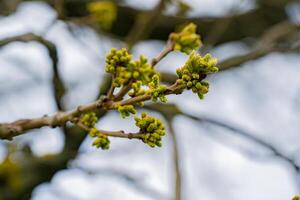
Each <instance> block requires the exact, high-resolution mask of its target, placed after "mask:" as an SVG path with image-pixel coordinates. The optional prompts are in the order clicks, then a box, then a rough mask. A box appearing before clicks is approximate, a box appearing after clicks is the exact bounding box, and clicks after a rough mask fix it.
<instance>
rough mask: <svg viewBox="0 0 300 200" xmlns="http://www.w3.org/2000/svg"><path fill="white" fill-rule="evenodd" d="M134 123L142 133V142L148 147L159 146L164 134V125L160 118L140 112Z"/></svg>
mask: <svg viewBox="0 0 300 200" xmlns="http://www.w3.org/2000/svg"><path fill="white" fill-rule="evenodd" d="M134 120H135V122H136V123H135V124H136V126H137V127H139V128H140V133H142V134H143V138H142V140H143V142H144V143H146V144H148V145H149V146H150V147H155V146H158V147H160V146H161V140H162V137H163V136H164V135H165V134H166V132H165V127H164V125H163V123H162V122H161V121H160V119H157V118H154V117H152V116H149V115H147V114H146V113H142V115H141V118H138V117H136V118H135V119H134Z"/></svg>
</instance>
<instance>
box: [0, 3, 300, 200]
mask: <svg viewBox="0 0 300 200" xmlns="http://www.w3.org/2000/svg"><path fill="white" fill-rule="evenodd" d="M155 2H156V1H154V0H151V1H149V2H148V4H147V5H146V6H145V5H143V6H142V5H140V4H138V3H137V0H128V4H129V5H135V6H141V7H143V8H146V9H147V8H151V6H153V5H154V4H155ZM189 2H190V3H193V5H194V4H200V1H196V0H190V1H189ZM235 4H239V5H240V4H241V5H245V6H241V7H242V10H243V9H244V10H247V9H251V8H253V6H254V5H253V4H252V3H251V1H242V2H240V1H237V0H226V1H217V0H213V1H201V6H196V7H197V8H198V9H197V10H195V11H193V13H192V15H211V16H220V15H222V14H226V13H227V12H228V10H230V9H231V8H232V6H233V5H235ZM297 6H298V5H297ZM211 7H213V8H214V9H208V8H211ZM288 9H289V13H292V14H291V20H293V21H296V22H299V21H297V20H298V17H297V16H298V13H297V12H295V11H293V8H291V7H290V8H288ZM207 12H209V13H207ZM295 13H296V14H295ZM35 19H39V23H32V22H34V20H35ZM53 19H55V13H54V11H53V10H52V9H51V8H50V7H48V6H46V5H45V4H42V3H25V4H22V5H21V6H20V7H19V8H18V10H17V12H16V13H15V14H13V15H12V16H9V17H3V18H0V27H1V29H0V39H1V38H5V37H8V36H12V35H18V34H21V33H26V32H34V33H36V34H42V35H43V36H44V37H45V38H47V39H49V40H51V41H52V42H54V43H55V44H56V45H57V47H58V53H59V58H60V60H59V70H60V72H61V74H62V76H63V80H64V82H65V84H66V85H67V87H68V88H69V90H68V94H67V95H66V97H64V102H68V105H67V107H68V108H69V109H71V108H74V107H75V106H76V105H78V104H84V103H88V102H90V101H92V100H93V99H94V98H95V94H96V92H97V90H98V86H99V84H100V82H101V79H102V77H103V65H104V57H105V54H106V52H107V51H108V50H109V49H110V48H111V47H117V48H118V47H120V46H122V44H121V43H120V42H119V41H116V40H111V39H109V38H107V37H106V36H103V35H97V34H95V33H94V32H93V31H92V30H91V29H88V28H85V29H80V30H77V31H76V35H72V34H71V33H70V32H69V30H68V27H67V26H66V25H65V24H64V23H62V22H57V23H55V24H54V25H53V26H51V29H50V30H49V31H48V32H46V33H45V32H44V30H45V28H46V27H48V26H49V25H50V24H51V22H52V21H53ZM163 46H164V43H163V42H160V41H144V42H141V43H139V44H138V45H137V46H136V47H135V48H134V49H133V53H134V56H135V57H137V56H138V55H139V54H145V55H146V56H148V57H149V58H151V57H153V56H155V55H156V54H157V53H158V52H159V51H160V49H162V48H163ZM82 49H84V50H85V51H83V50H82ZM248 51H249V49H248V47H246V46H244V45H243V44H241V43H239V42H234V43H228V44H225V45H222V46H220V47H218V48H216V49H214V50H212V51H211V53H212V54H213V56H215V57H217V58H218V59H219V60H223V59H226V58H228V57H230V56H232V55H237V54H242V53H245V52H248ZM186 59H187V56H186V55H183V54H180V53H178V52H177V53H176V52H174V53H171V54H170V55H169V56H168V57H167V58H166V59H164V60H163V61H162V62H161V63H160V64H159V65H158V68H159V69H160V70H161V71H168V72H174V71H175V69H176V67H178V66H181V65H182V64H183V63H184V62H185V60H186ZM50 64H51V61H50V59H49V58H48V55H47V52H46V50H45V49H44V48H43V47H42V46H41V45H39V44H37V43H30V44H23V43H13V44H10V45H8V46H6V47H4V48H2V49H1V50H0V66H1V68H0V96H1V98H0V121H1V122H2V121H12V120H16V119H18V118H23V117H39V116H42V115H43V114H45V113H53V112H55V109H56V108H55V104H54V100H53V95H52V88H51V76H52V71H51V66H50ZM299 74H300V56H299V54H295V53H290V54H280V53H272V54H270V55H268V56H265V57H263V58H260V59H258V60H255V61H251V62H247V63H245V64H244V65H242V66H241V67H239V68H236V69H233V70H230V71H225V72H220V73H218V74H216V75H214V76H211V77H210V78H209V81H210V82H211V88H210V92H209V93H208V94H207V95H206V98H205V99H204V100H202V101H200V100H198V97H197V96H196V95H194V94H192V93H190V92H186V93H184V95H182V96H176V97H174V96H172V97H170V98H169V101H170V102H174V103H177V104H178V106H179V107H180V108H181V109H182V110H184V111H186V112H187V113H189V114H191V115H195V116H199V117H207V118H211V119H215V120H219V121H222V122H226V123H227V124H229V125H232V126H234V127H237V128H239V129H242V130H247V131H248V132H249V133H250V134H253V135H254V136H256V137H259V138H261V139H262V140H264V141H268V142H269V143H271V144H273V145H274V146H276V147H278V149H279V150H280V151H281V152H283V153H284V154H285V155H290V156H295V158H297V154H296V153H297V150H298V149H299V148H300V144H299V143H298V141H299V139H300V135H299V129H300V123H299V117H300V106H299V105H300V104H299V103H300V79H299ZM20 100H21V101H20ZM153 115H155V116H158V115H157V114H156V113H153ZM116 124H118V127H116ZM132 124H133V119H132V118H129V119H125V120H123V119H120V117H119V114H118V113H110V114H108V115H107V116H106V117H104V118H103V119H102V120H101V121H100V122H99V124H97V126H98V127H99V128H100V127H101V128H103V129H109V130H119V129H120V128H122V129H124V130H126V131H134V130H136V128H135V127H133V126H132ZM173 125H174V128H175V130H176V135H177V137H178V138H179V143H180V155H179V156H180V159H181V166H180V167H181V169H182V173H183V177H184V178H183V186H184V192H183V197H184V198H183V199H187V200H194V199H199V197H201V199H205V200H217V199H220V198H222V199H224V200H240V199H245V200H248V199H249V200H250V199H251V200H253V199H255V200H283V199H291V197H292V196H293V195H294V194H295V193H297V192H298V190H299V189H300V188H297V181H298V182H299V180H298V179H297V176H296V175H295V172H294V171H293V169H292V167H291V166H290V165H289V163H287V162H285V161H283V160H280V159H272V158H270V156H269V152H268V151H266V150H265V149H264V148H262V147H260V146H258V145H257V144H254V143H252V142H249V141H248V140H247V139H245V138H241V137H239V136H237V135H235V134H232V132H231V131H229V130H226V129H224V128H222V127H216V126H213V125H210V124H206V123H203V124H202V123H198V122H196V121H192V120H190V119H187V118H186V117H183V116H179V117H176V118H175V119H174V122H173ZM17 142H18V143H21V144H22V143H29V144H30V145H31V147H32V148H33V152H34V153H35V154H36V155H45V154H49V153H57V152H59V151H61V149H62V147H63V137H62V135H61V133H60V131H59V130H58V129H48V128H44V129H42V130H36V131H32V132H31V133H29V134H28V135H27V136H21V137H18V138H17ZM91 142H92V140H91V139H89V138H87V139H86V141H85V142H84V144H83V145H82V146H81V148H80V155H79V156H78V158H76V159H75V160H74V161H72V162H71V163H70V169H67V170H62V171H60V172H58V173H57V174H56V175H55V176H54V177H53V179H52V180H51V182H50V183H45V184H42V185H40V186H39V187H37V188H36V189H35V191H34V196H33V199H34V200H37V199H39V200H40V199H42V200H56V199H57V200H60V199H67V200H68V199H70V200H73V199H74V200H76V199H79V200H80V199H84V200H86V199H88V200H96V199H99V197H101V198H102V199H110V200H117V199H124V200H127V199H128V200H131V199H139V200H148V199H149V200H150V199H171V197H172V189H173V163H172V147H171V142H170V138H169V136H167V137H166V138H165V139H164V141H163V147H162V148H156V149H150V148H148V147H147V146H146V145H144V144H143V143H141V142H139V141H131V140H130V141H128V140H124V139H115V138H114V139H112V141H111V150H109V151H101V150H99V149H94V148H93V147H91ZM3 144H4V143H3V142H2V148H0V160H1V159H3V157H4V155H5V151H4V148H3ZM1 155H2V156H1ZM125 175H127V176H128V177H130V178H128V177H127V178H126V176H125ZM124 177H125V178H124ZM136 183H138V184H136Z"/></svg>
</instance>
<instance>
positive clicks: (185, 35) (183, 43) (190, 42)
mask: <svg viewBox="0 0 300 200" xmlns="http://www.w3.org/2000/svg"><path fill="white" fill-rule="evenodd" d="M196 31H197V26H196V25H195V24H193V23H190V24H188V25H186V26H185V27H184V28H183V29H182V30H181V31H180V32H178V33H172V34H171V35H170V38H171V40H172V41H173V42H174V43H175V45H174V50H177V51H181V52H184V53H186V54H190V53H191V52H192V51H193V50H198V49H199V48H200V46H201V45H202V42H201V40H200V36H199V35H198V34H197V33H196Z"/></svg>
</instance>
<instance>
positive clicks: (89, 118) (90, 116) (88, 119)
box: [80, 112, 98, 128]
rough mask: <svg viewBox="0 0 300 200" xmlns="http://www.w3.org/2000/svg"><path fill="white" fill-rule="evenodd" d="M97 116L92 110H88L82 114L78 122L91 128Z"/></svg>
mask: <svg viewBox="0 0 300 200" xmlns="http://www.w3.org/2000/svg"><path fill="white" fill-rule="evenodd" d="M97 121H98V117H97V115H96V113H94V112H88V113H85V114H83V115H82V117H81V118H80V122H81V123H82V124H83V125H85V126H86V127H89V128H92V127H94V126H95V125H96V123H97Z"/></svg>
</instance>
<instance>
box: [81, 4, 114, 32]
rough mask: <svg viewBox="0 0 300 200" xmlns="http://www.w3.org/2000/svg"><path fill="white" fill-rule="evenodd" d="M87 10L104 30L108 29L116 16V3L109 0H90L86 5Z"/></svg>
mask: <svg viewBox="0 0 300 200" xmlns="http://www.w3.org/2000/svg"><path fill="white" fill-rule="evenodd" d="M87 10H88V11H89V13H91V16H92V17H93V19H94V20H95V21H96V22H97V23H98V24H99V26H100V27H101V28H102V29H104V30H109V29H110V28H111V26H112V24H113V22H114V21H115V20H116V18H117V8H116V5H115V4H114V3H112V2H109V1H102V2H99V1H97V2H91V3H89V4H88V5H87Z"/></svg>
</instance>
